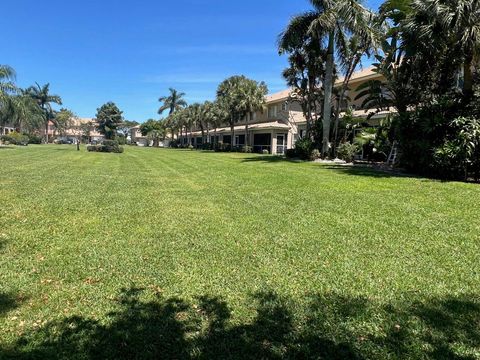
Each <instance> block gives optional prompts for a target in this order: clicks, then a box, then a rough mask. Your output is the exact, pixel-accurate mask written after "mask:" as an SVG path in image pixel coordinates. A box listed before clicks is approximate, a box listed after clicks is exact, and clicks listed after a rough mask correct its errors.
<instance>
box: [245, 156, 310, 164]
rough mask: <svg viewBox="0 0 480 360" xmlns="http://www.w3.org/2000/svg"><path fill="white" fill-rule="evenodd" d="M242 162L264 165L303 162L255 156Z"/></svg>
mask: <svg viewBox="0 0 480 360" xmlns="http://www.w3.org/2000/svg"><path fill="white" fill-rule="evenodd" d="M242 162H247V163H248V162H264V163H278V162H288V163H302V162H304V161H301V160H297V159H288V158H286V157H284V156H276V155H257V156H250V157H247V158H243V159H242Z"/></svg>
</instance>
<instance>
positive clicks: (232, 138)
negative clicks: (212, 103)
mask: <svg viewBox="0 0 480 360" xmlns="http://www.w3.org/2000/svg"><path fill="white" fill-rule="evenodd" d="M234 121H235V120H234V117H233V114H232V115H231V118H230V132H231V138H230V146H231V147H232V148H233V147H234V146H235V123H234Z"/></svg>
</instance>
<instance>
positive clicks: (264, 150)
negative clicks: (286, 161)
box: [262, 149, 270, 155]
mask: <svg viewBox="0 0 480 360" xmlns="http://www.w3.org/2000/svg"><path fill="white" fill-rule="evenodd" d="M262 154H263V155H268V154H270V152H269V151H268V150H267V149H263V150H262Z"/></svg>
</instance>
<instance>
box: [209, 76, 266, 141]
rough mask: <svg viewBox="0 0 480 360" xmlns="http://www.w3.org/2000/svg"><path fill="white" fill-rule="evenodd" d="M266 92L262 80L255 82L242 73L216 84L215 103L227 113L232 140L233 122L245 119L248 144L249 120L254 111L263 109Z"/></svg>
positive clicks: (233, 137)
mask: <svg viewBox="0 0 480 360" xmlns="http://www.w3.org/2000/svg"><path fill="white" fill-rule="evenodd" d="M267 93H268V88H267V85H266V84H265V83H264V82H257V81H255V80H252V79H249V78H247V77H245V76H243V75H241V76H232V77H230V78H228V79H226V80H224V81H223V82H222V83H221V84H220V85H219V86H218V89H217V103H218V105H219V106H220V107H221V108H222V109H223V111H225V112H226V113H228V114H229V116H228V123H229V125H230V129H231V134H232V142H234V139H235V123H236V122H238V121H240V120H242V119H245V145H246V146H248V145H249V144H248V126H249V121H250V119H251V118H252V117H253V114H254V113H255V112H257V111H263V108H264V105H265V95H267ZM232 145H233V144H232Z"/></svg>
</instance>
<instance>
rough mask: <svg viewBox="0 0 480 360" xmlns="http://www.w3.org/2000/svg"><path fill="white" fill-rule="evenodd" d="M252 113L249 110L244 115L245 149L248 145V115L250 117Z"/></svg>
mask: <svg viewBox="0 0 480 360" xmlns="http://www.w3.org/2000/svg"><path fill="white" fill-rule="evenodd" d="M251 115H252V113H251V112H249V113H248V114H247V115H246V116H245V144H244V145H245V151H246V150H247V147H248V122H249V120H250V117H251Z"/></svg>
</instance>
